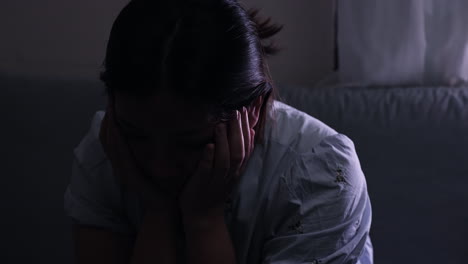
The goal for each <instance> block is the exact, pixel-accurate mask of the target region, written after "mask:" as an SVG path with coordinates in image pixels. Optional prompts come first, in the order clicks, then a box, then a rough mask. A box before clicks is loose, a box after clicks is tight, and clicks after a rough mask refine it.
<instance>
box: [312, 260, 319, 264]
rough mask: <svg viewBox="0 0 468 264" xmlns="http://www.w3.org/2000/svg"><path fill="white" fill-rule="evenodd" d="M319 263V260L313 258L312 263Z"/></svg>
mask: <svg viewBox="0 0 468 264" xmlns="http://www.w3.org/2000/svg"><path fill="white" fill-rule="evenodd" d="M318 263H319V262H318V260H316V259H314V260H312V262H311V263H310V264H318Z"/></svg>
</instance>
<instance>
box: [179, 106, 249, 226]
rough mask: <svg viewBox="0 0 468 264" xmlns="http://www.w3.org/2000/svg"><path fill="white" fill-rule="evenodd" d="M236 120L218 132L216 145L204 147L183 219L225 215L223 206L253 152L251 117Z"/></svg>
mask: <svg viewBox="0 0 468 264" xmlns="http://www.w3.org/2000/svg"><path fill="white" fill-rule="evenodd" d="M236 113H237V118H234V119H233V120H231V121H230V122H229V131H228V130H227V128H226V124H224V123H220V124H218V125H217V127H216V129H215V144H213V143H209V144H207V145H206V146H205V149H204V152H203V154H202V157H201V160H200V161H199V164H198V168H197V170H196V172H195V173H194V174H193V176H192V177H191V178H190V179H189V180H188V182H187V184H186V186H185V188H184V189H183V191H182V193H181V196H180V200H179V203H180V209H181V211H182V215H183V217H184V218H199V217H207V216H212V215H213V214H219V213H224V203H225V201H226V198H227V196H228V195H229V194H230V192H231V191H232V188H233V187H234V185H235V184H236V183H238V181H239V180H240V176H241V175H242V174H243V173H244V170H245V165H246V164H247V161H248V160H249V158H250V155H251V153H252V152H253V148H254V144H253V142H254V137H255V130H253V129H251V128H250V127H249V120H248V113H247V110H246V109H245V107H244V108H243V110H242V112H241V113H239V111H236Z"/></svg>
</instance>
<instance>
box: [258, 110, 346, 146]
mask: <svg viewBox="0 0 468 264" xmlns="http://www.w3.org/2000/svg"><path fill="white" fill-rule="evenodd" d="M269 119H270V122H269V124H268V127H269V129H268V133H269V134H268V135H267V138H268V140H270V141H272V142H275V143H277V144H280V145H283V146H287V147H288V149H290V150H292V151H293V152H296V153H302V152H307V151H308V150H310V149H311V148H312V147H314V146H315V145H317V144H318V143H319V142H320V141H322V140H323V139H324V138H325V137H327V136H331V135H334V134H337V132H336V131H335V130H334V129H333V128H331V127H329V126H328V125H326V124H325V123H323V122H322V121H320V120H318V119H317V118H315V117H313V116H310V115H309V114H307V113H305V112H302V111H300V110H298V109H296V108H294V107H292V106H290V105H287V104H285V103H283V102H280V101H274V103H273V107H272V111H271V114H270V116H269Z"/></svg>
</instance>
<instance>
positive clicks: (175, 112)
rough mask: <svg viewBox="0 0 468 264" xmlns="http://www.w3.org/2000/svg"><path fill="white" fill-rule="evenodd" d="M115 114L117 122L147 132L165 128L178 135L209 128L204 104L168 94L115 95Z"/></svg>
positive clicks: (118, 93) (123, 93) (119, 93)
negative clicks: (181, 132)
mask: <svg viewBox="0 0 468 264" xmlns="http://www.w3.org/2000/svg"><path fill="white" fill-rule="evenodd" d="M115 111H116V115H117V118H118V119H124V120H125V121H129V122H131V123H132V124H134V125H135V126H136V127H138V128H143V129H145V130H150V129H151V130H152V129H156V128H159V129H160V128H161V127H164V128H165V130H169V131H171V132H178V131H184V130H196V129H198V130H203V129H206V128H207V127H209V126H210V122H209V119H208V117H209V116H208V115H207V112H206V111H205V109H204V108H202V106H201V105H199V104H197V103H196V102H193V101H190V100H186V99H183V98H179V97H176V96H173V95H170V94H167V93H164V94H163V93H161V94H156V95H151V96H136V95H132V94H129V93H125V92H120V91H119V92H116V93H115Z"/></svg>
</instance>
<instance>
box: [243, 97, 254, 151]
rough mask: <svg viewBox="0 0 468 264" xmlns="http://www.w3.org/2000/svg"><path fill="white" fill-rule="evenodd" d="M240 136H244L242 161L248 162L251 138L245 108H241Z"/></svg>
mask: <svg viewBox="0 0 468 264" xmlns="http://www.w3.org/2000/svg"><path fill="white" fill-rule="evenodd" d="M242 134H243V135H244V154H245V158H244V160H248V159H249V157H250V149H251V147H252V146H251V138H250V124H249V117H248V112H247V108H245V106H244V107H242Z"/></svg>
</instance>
